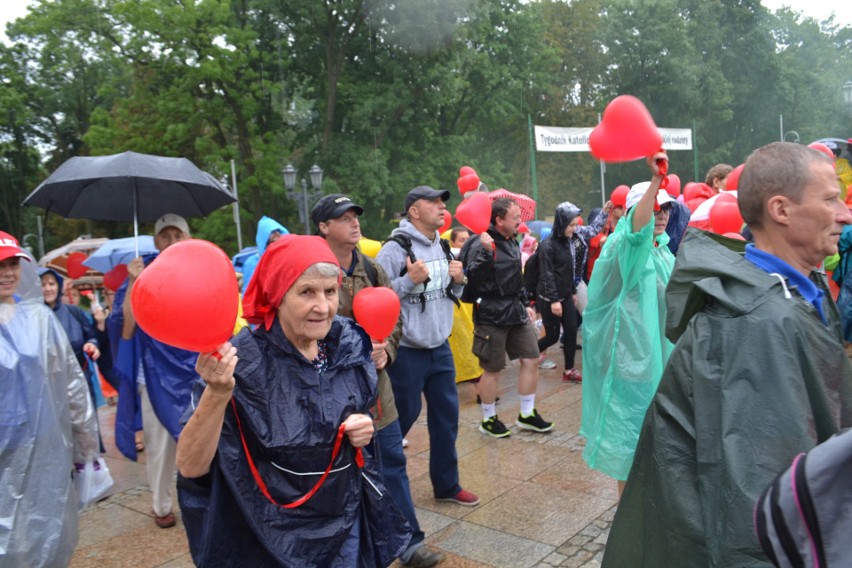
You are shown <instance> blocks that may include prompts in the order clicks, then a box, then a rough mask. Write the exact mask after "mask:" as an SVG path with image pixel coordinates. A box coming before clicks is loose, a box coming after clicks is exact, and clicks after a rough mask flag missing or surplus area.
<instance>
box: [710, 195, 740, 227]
mask: <svg viewBox="0 0 852 568" xmlns="http://www.w3.org/2000/svg"><path fill="white" fill-rule="evenodd" d="M710 226H711V227H712V228H713V232H714V233H719V234H720V235H724V234H725V233H739V232H740V231H741V230H742V228H743V216H742V215H741V214H740V208H739V206H738V205H737V204H736V203H728V202H725V201H723V202H721V203H719V202H718V201H717V202H716V203H714V204H713V207H711V208H710Z"/></svg>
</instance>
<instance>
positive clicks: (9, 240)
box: [0, 231, 30, 262]
mask: <svg viewBox="0 0 852 568" xmlns="http://www.w3.org/2000/svg"><path fill="white" fill-rule="evenodd" d="M13 256H17V257H19V258H25V259H27V260H29V259H30V257H29V256H27V253H25V252H24V251H23V250H22V249H21V247H19V246H18V239H16V238H15V237H13V236H12V235H10V234H9V233H4V232H3V231H0V262H2V261H4V260H6V259H7V258H12V257H13Z"/></svg>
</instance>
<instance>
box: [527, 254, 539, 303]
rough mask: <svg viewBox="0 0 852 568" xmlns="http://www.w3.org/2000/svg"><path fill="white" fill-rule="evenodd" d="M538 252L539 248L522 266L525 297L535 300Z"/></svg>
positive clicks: (537, 277)
mask: <svg viewBox="0 0 852 568" xmlns="http://www.w3.org/2000/svg"><path fill="white" fill-rule="evenodd" d="M540 250H541V247H540V246H539V247H538V248H536V249H535V250H534V251H533V253H532V254H531V255H530V257H529V258H528V259H527V262H526V264H524V288H526V290H527V297H528V298H530V299H533V298H535V289H536V287H538V279H539V266H538V251H540Z"/></svg>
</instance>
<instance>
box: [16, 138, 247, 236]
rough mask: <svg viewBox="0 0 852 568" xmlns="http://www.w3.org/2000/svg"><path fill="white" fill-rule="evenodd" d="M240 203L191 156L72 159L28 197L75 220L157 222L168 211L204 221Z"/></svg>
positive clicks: (29, 201) (135, 229)
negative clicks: (222, 208) (217, 212)
mask: <svg viewBox="0 0 852 568" xmlns="http://www.w3.org/2000/svg"><path fill="white" fill-rule="evenodd" d="M234 201H236V199H235V198H234V196H233V195H232V194H231V193H230V192H229V191H228V190H227V189H225V188H224V187H223V186H222V184H221V183H219V182H218V181H217V180H216V178H214V177H213V176H211V175H210V174H208V173H206V172H204V171H202V170H200V169H198V168H197V167H196V166H195V165H194V164H193V163H192V162H190V161H189V160H187V159H186V158H167V157H163V156H150V155H148V154H137V153H136V152H124V153H122V154H115V155H112V156H93V157H75V158H71V159H69V160H68V161H66V162H65V163H63V164H62V165H61V166H59V167H58V168H57V169H56V171H55V172H53V173H52V174H50V177H48V178H47V179H46V180H44V181H43V182H42V183H41V185H39V186H38V187H37V188H35V190H34V191H33V192H32V193H30V194H29V195H28V196H27V198H26V199H24V203H23V204H24V205H35V206H36V207H42V208H44V209H45V210H46V211H47V212H53V213H56V214H58V215H61V216H63V217H67V218H71V219H103V220H107V221H133V234H134V236H135V235H138V234H139V229H138V224H139V222H140V221H141V222H145V221H153V220H155V219H158V218H159V217H162V216H163V215H165V214H166V213H175V214H177V215H181V216H183V217H205V216H207V215H208V214H209V213H211V212H213V211H215V210H216V209H218V208H220V207H222V206H223V205H227V204H229V203H233V202H234Z"/></svg>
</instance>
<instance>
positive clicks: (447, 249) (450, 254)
mask: <svg viewBox="0 0 852 568" xmlns="http://www.w3.org/2000/svg"><path fill="white" fill-rule="evenodd" d="M439 240H440V241H441V248H442V249H444V254H445V255H446V256H447V263H449V262H451V261H453V260H455V259H456V257H454V256H453V251H452V250H450V242H449V241H448V240H446V239H439ZM446 292H447V297H448V298H449V299H450V300H452V301H453V303H454V304H455V305H456V307H461V302H459V299H458V298H456V295H455V294H453V281H452V279H450V283H449V284H447V290H446Z"/></svg>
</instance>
